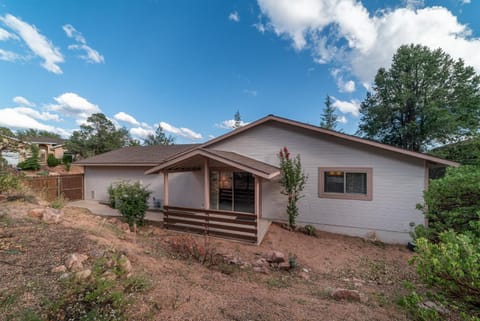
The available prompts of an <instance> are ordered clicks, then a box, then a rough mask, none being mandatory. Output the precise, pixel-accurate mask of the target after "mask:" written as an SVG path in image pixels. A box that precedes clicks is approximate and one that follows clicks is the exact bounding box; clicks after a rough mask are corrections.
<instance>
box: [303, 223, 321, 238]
mask: <svg viewBox="0 0 480 321" xmlns="http://www.w3.org/2000/svg"><path fill="white" fill-rule="evenodd" d="M302 232H303V233H305V234H307V235H310V236H317V229H316V228H315V226H313V225H310V224H307V225H305V226H304V227H303V229H302Z"/></svg>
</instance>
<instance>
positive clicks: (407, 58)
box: [358, 45, 480, 151]
mask: <svg viewBox="0 0 480 321" xmlns="http://www.w3.org/2000/svg"><path fill="white" fill-rule="evenodd" d="M479 88H480V76H478V75H477V74H476V73H475V70H474V69H473V68H472V67H470V66H465V64H464V62H463V60H461V59H459V60H454V59H453V58H451V57H450V56H449V55H448V54H446V53H445V52H443V51H442V50H441V49H437V50H433V51H432V50H430V49H429V48H427V47H424V46H420V45H404V46H401V47H400V48H399V49H398V50H397V52H396V53H395V55H394V56H393V61H392V65H391V67H390V69H388V70H386V69H385V68H380V69H379V70H378V72H377V75H376V77H375V84H374V86H373V92H369V93H367V96H366V98H365V100H364V101H363V102H362V104H361V108H360V113H361V114H362V118H361V121H360V125H359V131H358V134H360V135H361V136H363V137H365V138H369V139H374V140H377V141H380V142H383V143H386V144H390V145H393V146H398V147H402V148H405V149H409V150H413V151H425V150H427V148H428V147H429V146H431V145H432V144H434V143H439V142H440V143H446V142H454V141H457V140H460V139H465V137H468V136H470V135H472V134H474V133H476V132H477V131H478V129H479V127H480V91H479Z"/></svg>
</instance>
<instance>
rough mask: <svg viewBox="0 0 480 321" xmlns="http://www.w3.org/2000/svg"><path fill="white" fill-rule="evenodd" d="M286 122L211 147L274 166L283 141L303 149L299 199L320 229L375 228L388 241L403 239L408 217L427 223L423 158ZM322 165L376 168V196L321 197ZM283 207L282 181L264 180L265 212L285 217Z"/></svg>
mask: <svg viewBox="0 0 480 321" xmlns="http://www.w3.org/2000/svg"><path fill="white" fill-rule="evenodd" d="M287 126H288V125H282V124H278V123H265V124H263V125H260V126H258V127H256V128H253V129H250V130H248V131H246V132H244V133H241V134H238V135H236V136H233V137H231V138H228V139H226V140H224V141H221V142H219V143H217V144H214V145H212V146H209V148H212V149H218V150H225V151H232V152H236V153H239V154H243V155H246V156H249V157H252V158H254V159H257V160H260V161H264V162H266V163H270V164H272V165H275V166H278V158H277V154H278V152H279V151H280V149H281V148H282V147H284V146H287V147H288V148H289V150H290V152H291V154H292V155H296V154H300V156H301V160H302V166H303V168H304V170H305V172H306V174H307V175H308V182H307V185H306V188H305V191H304V194H305V197H304V198H303V199H301V200H300V203H299V207H300V215H299V217H298V218H297V222H298V223H299V224H300V225H303V224H313V225H315V226H316V227H318V228H319V229H321V230H325V231H330V232H335V233H342V234H347V235H354V236H361V237H365V236H367V234H368V233H369V232H371V231H375V233H376V235H377V238H378V239H380V240H382V241H384V242H389V243H404V242H406V241H408V240H409V239H410V236H409V232H410V230H411V227H410V222H414V223H415V224H423V223H424V217H423V214H422V213H421V212H420V211H418V210H416V208H415V206H416V204H417V203H421V202H422V200H423V198H422V192H423V189H424V175H425V162H424V161H423V160H420V159H416V158H413V157H408V156H404V155H400V154H398V153H394V152H389V151H385V150H380V149H378V148H374V147H369V146H366V145H361V144H358V143H353V142H347V141H345V140H341V139H338V138H334V137H327V136H326V135H323V134H315V133H312V132H311V131H306V130H303V129H297V128H294V127H291V126H288V127H287ZM319 167H371V168H373V200H372V201H361V200H342V199H327V198H319V197H318V168H319ZM285 207H286V200H285V196H284V195H281V194H280V186H279V184H278V181H271V182H268V181H264V183H263V184H262V216H263V217H264V218H267V219H271V220H276V221H283V220H287V214H286V212H285Z"/></svg>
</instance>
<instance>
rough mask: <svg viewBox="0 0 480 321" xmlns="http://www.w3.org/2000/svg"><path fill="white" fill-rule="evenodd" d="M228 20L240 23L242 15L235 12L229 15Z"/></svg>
mask: <svg viewBox="0 0 480 321" xmlns="http://www.w3.org/2000/svg"><path fill="white" fill-rule="evenodd" d="M228 20H231V21H235V22H239V21H240V15H239V14H238V12H237V11H234V12H232V13H230V14H229V15H228Z"/></svg>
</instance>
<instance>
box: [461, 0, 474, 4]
mask: <svg viewBox="0 0 480 321" xmlns="http://www.w3.org/2000/svg"><path fill="white" fill-rule="evenodd" d="M461 2H462V3H463V4H469V3H471V2H472V1H471V0H461Z"/></svg>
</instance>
